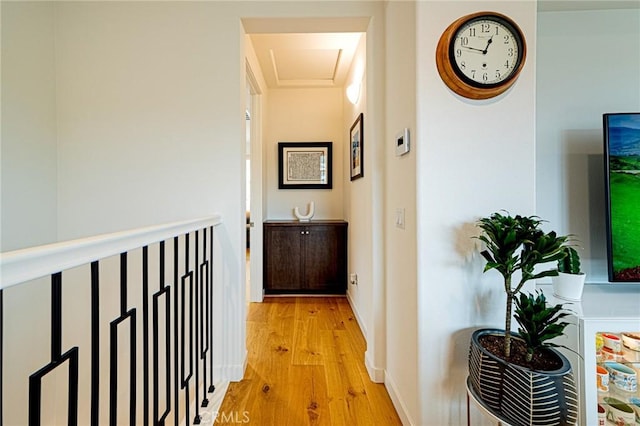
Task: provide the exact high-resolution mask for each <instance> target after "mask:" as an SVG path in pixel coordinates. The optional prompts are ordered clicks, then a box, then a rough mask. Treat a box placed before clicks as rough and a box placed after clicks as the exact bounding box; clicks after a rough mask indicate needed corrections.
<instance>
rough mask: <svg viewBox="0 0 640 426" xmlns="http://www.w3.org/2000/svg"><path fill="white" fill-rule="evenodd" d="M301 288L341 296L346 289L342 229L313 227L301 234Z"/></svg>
mask: <svg viewBox="0 0 640 426" xmlns="http://www.w3.org/2000/svg"><path fill="white" fill-rule="evenodd" d="M304 247H305V251H304V253H305V255H304V258H303V271H304V275H305V288H306V289H308V290H312V291H318V290H327V291H329V292H338V293H340V292H344V290H345V288H346V280H347V277H346V267H347V266H346V226H341V225H313V226H308V227H307V228H306V231H305V234H304Z"/></svg>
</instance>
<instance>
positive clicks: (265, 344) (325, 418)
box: [215, 297, 401, 426]
mask: <svg viewBox="0 0 640 426" xmlns="http://www.w3.org/2000/svg"><path fill="white" fill-rule="evenodd" d="M365 349H366V348H365V340H364V338H363V336H362V333H361V332H360V328H359V327H358V324H357V322H356V319H355V316H354V314H353V312H352V310H351V307H350V305H349V302H348V301H347V299H345V298H339V297H326V298H325V297H283V298H266V299H265V301H264V303H252V304H250V305H249V309H248V317H247V350H248V354H247V369H246V372H245V376H244V379H243V380H242V381H241V382H237V383H231V384H230V385H229V389H228V391H227V394H226V396H225V398H224V401H223V403H222V406H221V408H220V414H219V416H218V419H217V420H216V423H215V424H216V425H218V424H252V425H261V426H263V425H264V426H268V425H278V426H280V425H292V426H301V425H332V426H341V425H349V426H352V425H389V426H391V425H400V424H401V422H400V419H399V417H398V415H397V414H396V411H395V409H394V407H393V405H392V403H391V400H390V398H389V395H388V394H387V391H386V389H385V387H384V385H382V384H376V383H373V382H371V381H370V380H369V376H368V374H367V371H366V368H365V366H364V351H365Z"/></svg>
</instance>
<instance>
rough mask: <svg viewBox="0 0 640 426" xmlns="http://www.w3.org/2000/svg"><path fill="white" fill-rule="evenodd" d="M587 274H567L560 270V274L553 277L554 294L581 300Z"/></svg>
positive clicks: (566, 298) (562, 297) (561, 297)
mask: <svg viewBox="0 0 640 426" xmlns="http://www.w3.org/2000/svg"><path fill="white" fill-rule="evenodd" d="M585 278H586V275H585V274H584V273H582V274H567V273H565V272H559V273H558V276H555V277H552V278H551V280H552V282H553V295H554V296H556V297H559V298H560V299H565V300H574V301H577V300H581V299H582V290H583V289H584V280H585Z"/></svg>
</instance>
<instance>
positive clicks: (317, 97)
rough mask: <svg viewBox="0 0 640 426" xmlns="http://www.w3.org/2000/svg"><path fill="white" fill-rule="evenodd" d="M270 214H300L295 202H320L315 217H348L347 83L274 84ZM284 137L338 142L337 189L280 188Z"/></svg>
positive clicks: (268, 144) (268, 146)
mask: <svg viewBox="0 0 640 426" xmlns="http://www.w3.org/2000/svg"><path fill="white" fill-rule="evenodd" d="M266 108H267V110H268V111H269V119H268V121H267V122H266V136H265V138H264V141H265V144H264V149H265V151H264V152H265V159H266V167H265V170H264V172H265V173H264V174H263V176H264V178H265V179H266V182H265V184H266V188H267V190H266V192H265V194H266V197H265V203H266V211H267V215H266V217H265V219H287V220H290V219H295V216H294V215H293V209H294V207H299V209H300V211H301V212H305V211H306V210H307V204H308V203H309V202H310V201H313V202H314V203H315V216H314V219H343V218H344V212H343V208H342V188H343V187H344V181H343V166H342V164H343V157H344V155H343V149H342V148H343V143H344V129H343V127H342V89H341V88H321V89H320V88H314V89H272V90H270V91H269V99H268V102H267V103H266ZM278 142H332V143H333V146H332V150H333V179H332V185H333V188H332V189H278Z"/></svg>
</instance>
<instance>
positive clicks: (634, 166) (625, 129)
mask: <svg viewBox="0 0 640 426" xmlns="http://www.w3.org/2000/svg"><path fill="white" fill-rule="evenodd" d="M621 117H622V118H620V119H619V120H618V119H617V118H618V116H612V117H610V123H609V126H610V129H609V130H610V133H609V138H610V139H609V150H610V156H609V197H610V198H609V199H610V208H611V210H610V220H611V236H610V238H611V248H612V256H613V274H614V277H615V279H616V280H620V281H640V122H639V121H640V118H636V120H635V121H636V122H637V123H635V122H632V123H631V124H632V126H629V124H630V123H629V118H630V117H629V116H624V115H623V116H621ZM636 117H640V116H636ZM636 125H637V126H638V127H637V128H636Z"/></svg>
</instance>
